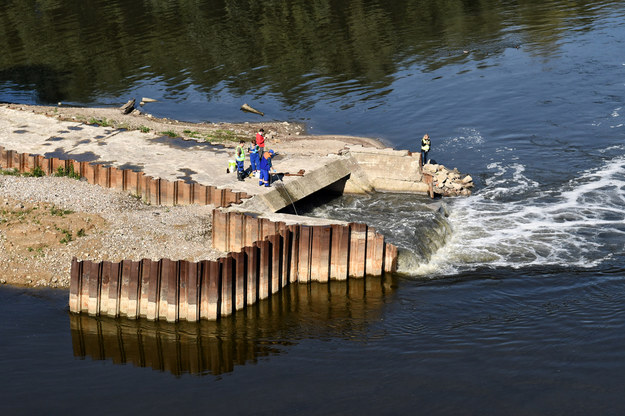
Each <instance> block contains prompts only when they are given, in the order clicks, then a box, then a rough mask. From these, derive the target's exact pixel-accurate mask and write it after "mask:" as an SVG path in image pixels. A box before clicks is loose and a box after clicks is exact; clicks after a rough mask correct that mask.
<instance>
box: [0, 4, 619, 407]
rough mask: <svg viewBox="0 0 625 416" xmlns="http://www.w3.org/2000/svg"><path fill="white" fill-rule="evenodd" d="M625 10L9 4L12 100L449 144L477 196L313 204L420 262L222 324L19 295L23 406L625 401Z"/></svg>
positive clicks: (7, 384)
mask: <svg viewBox="0 0 625 416" xmlns="http://www.w3.org/2000/svg"><path fill="white" fill-rule="evenodd" d="M624 22H625V4H624V3H623V2H622V1H610V0H596V1H565V0H541V1H538V0H515V1H512V0H510V1H495V0H483V1H459V0H450V1H439V0H421V1H408V0H404V1H402V0H400V1H392V2H390V1H389V2H386V1H380V0H377V1H376V0H364V1H345V2H337V1H334V2H333V1H327V0H325V1H324V0H321V1H303V0H294V1H288V2H246V1H239V2H233V1H194V2H189V1H178V2H155V1H143V2H125V1H103V0H102V1H100V0H89V1H80V2H79V1H61V0H57V1H19V2H18V1H3V2H0V27H1V28H2V36H0V51H1V52H2V53H0V101H10V102H21V103H44V104H56V103H57V102H59V101H62V102H64V103H68V104H75V105H85V106H87V105H98V106H118V105H121V104H122V103H124V102H125V101H126V100H127V99H128V98H130V97H136V98H140V97H150V98H155V99H158V100H159V102H158V103H151V104H148V105H146V107H145V109H146V110H147V111H149V112H151V113H152V114H154V115H156V116H166V117H171V118H177V119H181V120H189V121H206V120H210V121H258V120H293V121H303V122H306V123H307V125H308V127H309V129H310V131H311V132H312V133H339V134H352V135H363V136H369V137H378V138H381V139H383V140H385V141H387V142H388V143H389V144H390V145H392V146H394V147H397V148H409V149H411V150H416V149H417V141H418V139H419V138H420V137H421V136H422V135H423V133H425V132H428V133H429V134H430V136H431V137H432V139H433V150H432V152H431V157H432V158H434V159H435V160H437V161H438V162H441V163H443V164H445V165H447V166H449V167H458V168H459V169H460V170H461V171H463V172H467V173H470V174H471V175H472V176H473V178H474V179H475V182H476V184H477V189H476V192H475V193H474V195H473V196H471V197H470V198H464V199H455V200H452V199H448V200H445V201H444V207H443V208H444V211H446V212H447V214H448V215H447V216H445V215H441V212H442V210H440V211H435V210H432V209H430V208H438V206H432V204H431V202H430V201H428V200H427V199H424V198H422V197H418V196H417V197H413V196H396V195H372V196H367V197H344V198H340V199H338V200H334V201H330V202H329V203H328V204H326V205H324V206H323V207H316V208H315V207H300V208H301V209H302V211H305V210H307V211H308V213H310V214H312V215H318V216H329V217H333V218H344V219H349V220H357V221H366V222H368V223H370V224H372V225H374V226H375V227H376V228H377V229H379V230H381V231H382V232H384V233H385V235H386V236H387V237H388V238H389V239H390V240H392V241H393V242H394V243H396V244H397V245H398V246H400V247H401V248H402V253H401V256H400V273H399V274H398V275H397V276H393V277H392V278H390V277H389V278H387V279H385V280H380V279H367V281H366V282H360V283H354V284H352V285H351V286H350V287H346V286H341V285H338V284H335V285H334V286H333V285H330V288H329V289H328V288H327V287H312V288H310V289H307V288H296V287H293V288H291V289H289V291H287V292H286V293H284V294H283V295H281V296H280V297H279V298H276V299H274V300H272V301H271V302H266V303H263V304H261V305H258V306H257V307H254V308H251V309H250V311H247V312H245V313H243V314H238V315H236V316H235V317H234V318H233V319H228V320H224V321H222V322H219V323H202V324H200V325H186V324H180V325H165V324H154V323H147V322H139V323H134V322H128V321H124V320H120V321H115V320H107V319H93V318H86V317H82V318H76V317H70V316H69V315H68V313H67V292H65V291H51V290H22V289H15V288H6V287H3V288H0V312H1V313H2V316H3V317H4V318H3V321H2V324H0V352H1V354H0V373H1V374H3V377H2V378H0V380H2V381H0V398H1V399H2V400H0V412H2V414H41V413H45V414H58V413H68V412H69V413H70V414H73V413H78V412H80V413H84V412H86V411H88V412H89V413H93V414H111V413H113V412H116V413H122V414H128V413H141V414H143V413H148V412H150V413H153V414H161V413H171V412H172V411H176V412H185V411H189V412H191V411H193V412H198V411H200V412H202V411H204V412H211V411H217V412H226V413H227V414H232V413H233V414H250V413H252V414H276V413H277V414H285V413H287V412H288V413H295V414H380V413H385V414H398V413H402V414H403V413H409V412H410V413H419V414H420V413H424V414H425V413H434V414H522V415H528V414H537V415H538V414H540V415H542V414H567V415H568V414H584V415H586V414H593V415H594V414H602V415H603V414H614V415H617V414H623V413H625V368H624V367H625V304H624V302H623V296H624V295H625V267H624V262H623V257H624V256H623V254H624V253H625V24H624ZM244 102H247V103H248V104H250V105H252V106H253V107H255V108H258V109H260V110H261V111H264V112H265V114H266V116H265V118H264V119H261V118H259V117H258V116H255V115H251V114H247V113H242V112H241V111H240V110H239V107H240V105H241V104H242V103H244ZM428 206H429V208H428Z"/></svg>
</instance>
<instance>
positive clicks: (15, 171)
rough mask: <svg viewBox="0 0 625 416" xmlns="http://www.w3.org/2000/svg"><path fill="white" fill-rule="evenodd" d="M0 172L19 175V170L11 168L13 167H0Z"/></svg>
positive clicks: (5, 174) (6, 174) (7, 174)
mask: <svg viewBox="0 0 625 416" xmlns="http://www.w3.org/2000/svg"><path fill="white" fill-rule="evenodd" d="M0 173H2V174H3V175H4V176H20V175H21V174H20V171H19V170H17V169H15V168H13V169H0Z"/></svg>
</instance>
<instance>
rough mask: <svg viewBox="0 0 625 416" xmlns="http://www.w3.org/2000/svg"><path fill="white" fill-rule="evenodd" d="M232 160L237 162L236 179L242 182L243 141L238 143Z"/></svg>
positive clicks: (243, 167) (243, 163)
mask: <svg viewBox="0 0 625 416" xmlns="http://www.w3.org/2000/svg"><path fill="white" fill-rule="evenodd" d="M234 158H235V161H236V162H237V179H238V180H240V181H242V180H243V179H244V176H245V174H244V171H245V166H244V165H245V140H241V141H240V142H239V145H238V146H237V148H236V150H235V154H234Z"/></svg>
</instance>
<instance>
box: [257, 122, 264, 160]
mask: <svg viewBox="0 0 625 416" xmlns="http://www.w3.org/2000/svg"><path fill="white" fill-rule="evenodd" d="M256 145H257V146H258V154H259V155H261V158H262V155H263V154H265V130H263V129H260V130H258V133H256Z"/></svg>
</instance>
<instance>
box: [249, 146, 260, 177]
mask: <svg viewBox="0 0 625 416" xmlns="http://www.w3.org/2000/svg"><path fill="white" fill-rule="evenodd" d="M259 149H260V148H259V147H258V145H257V144H256V140H255V139H252V141H251V142H250V147H249V148H248V149H247V151H248V152H250V164H251V166H250V168H251V170H252V171H251V172H250V174H251V176H253V175H254V174H255V173H256V172H257V171H258V165H259V163H260V155H261V154H262V153H259Z"/></svg>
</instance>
